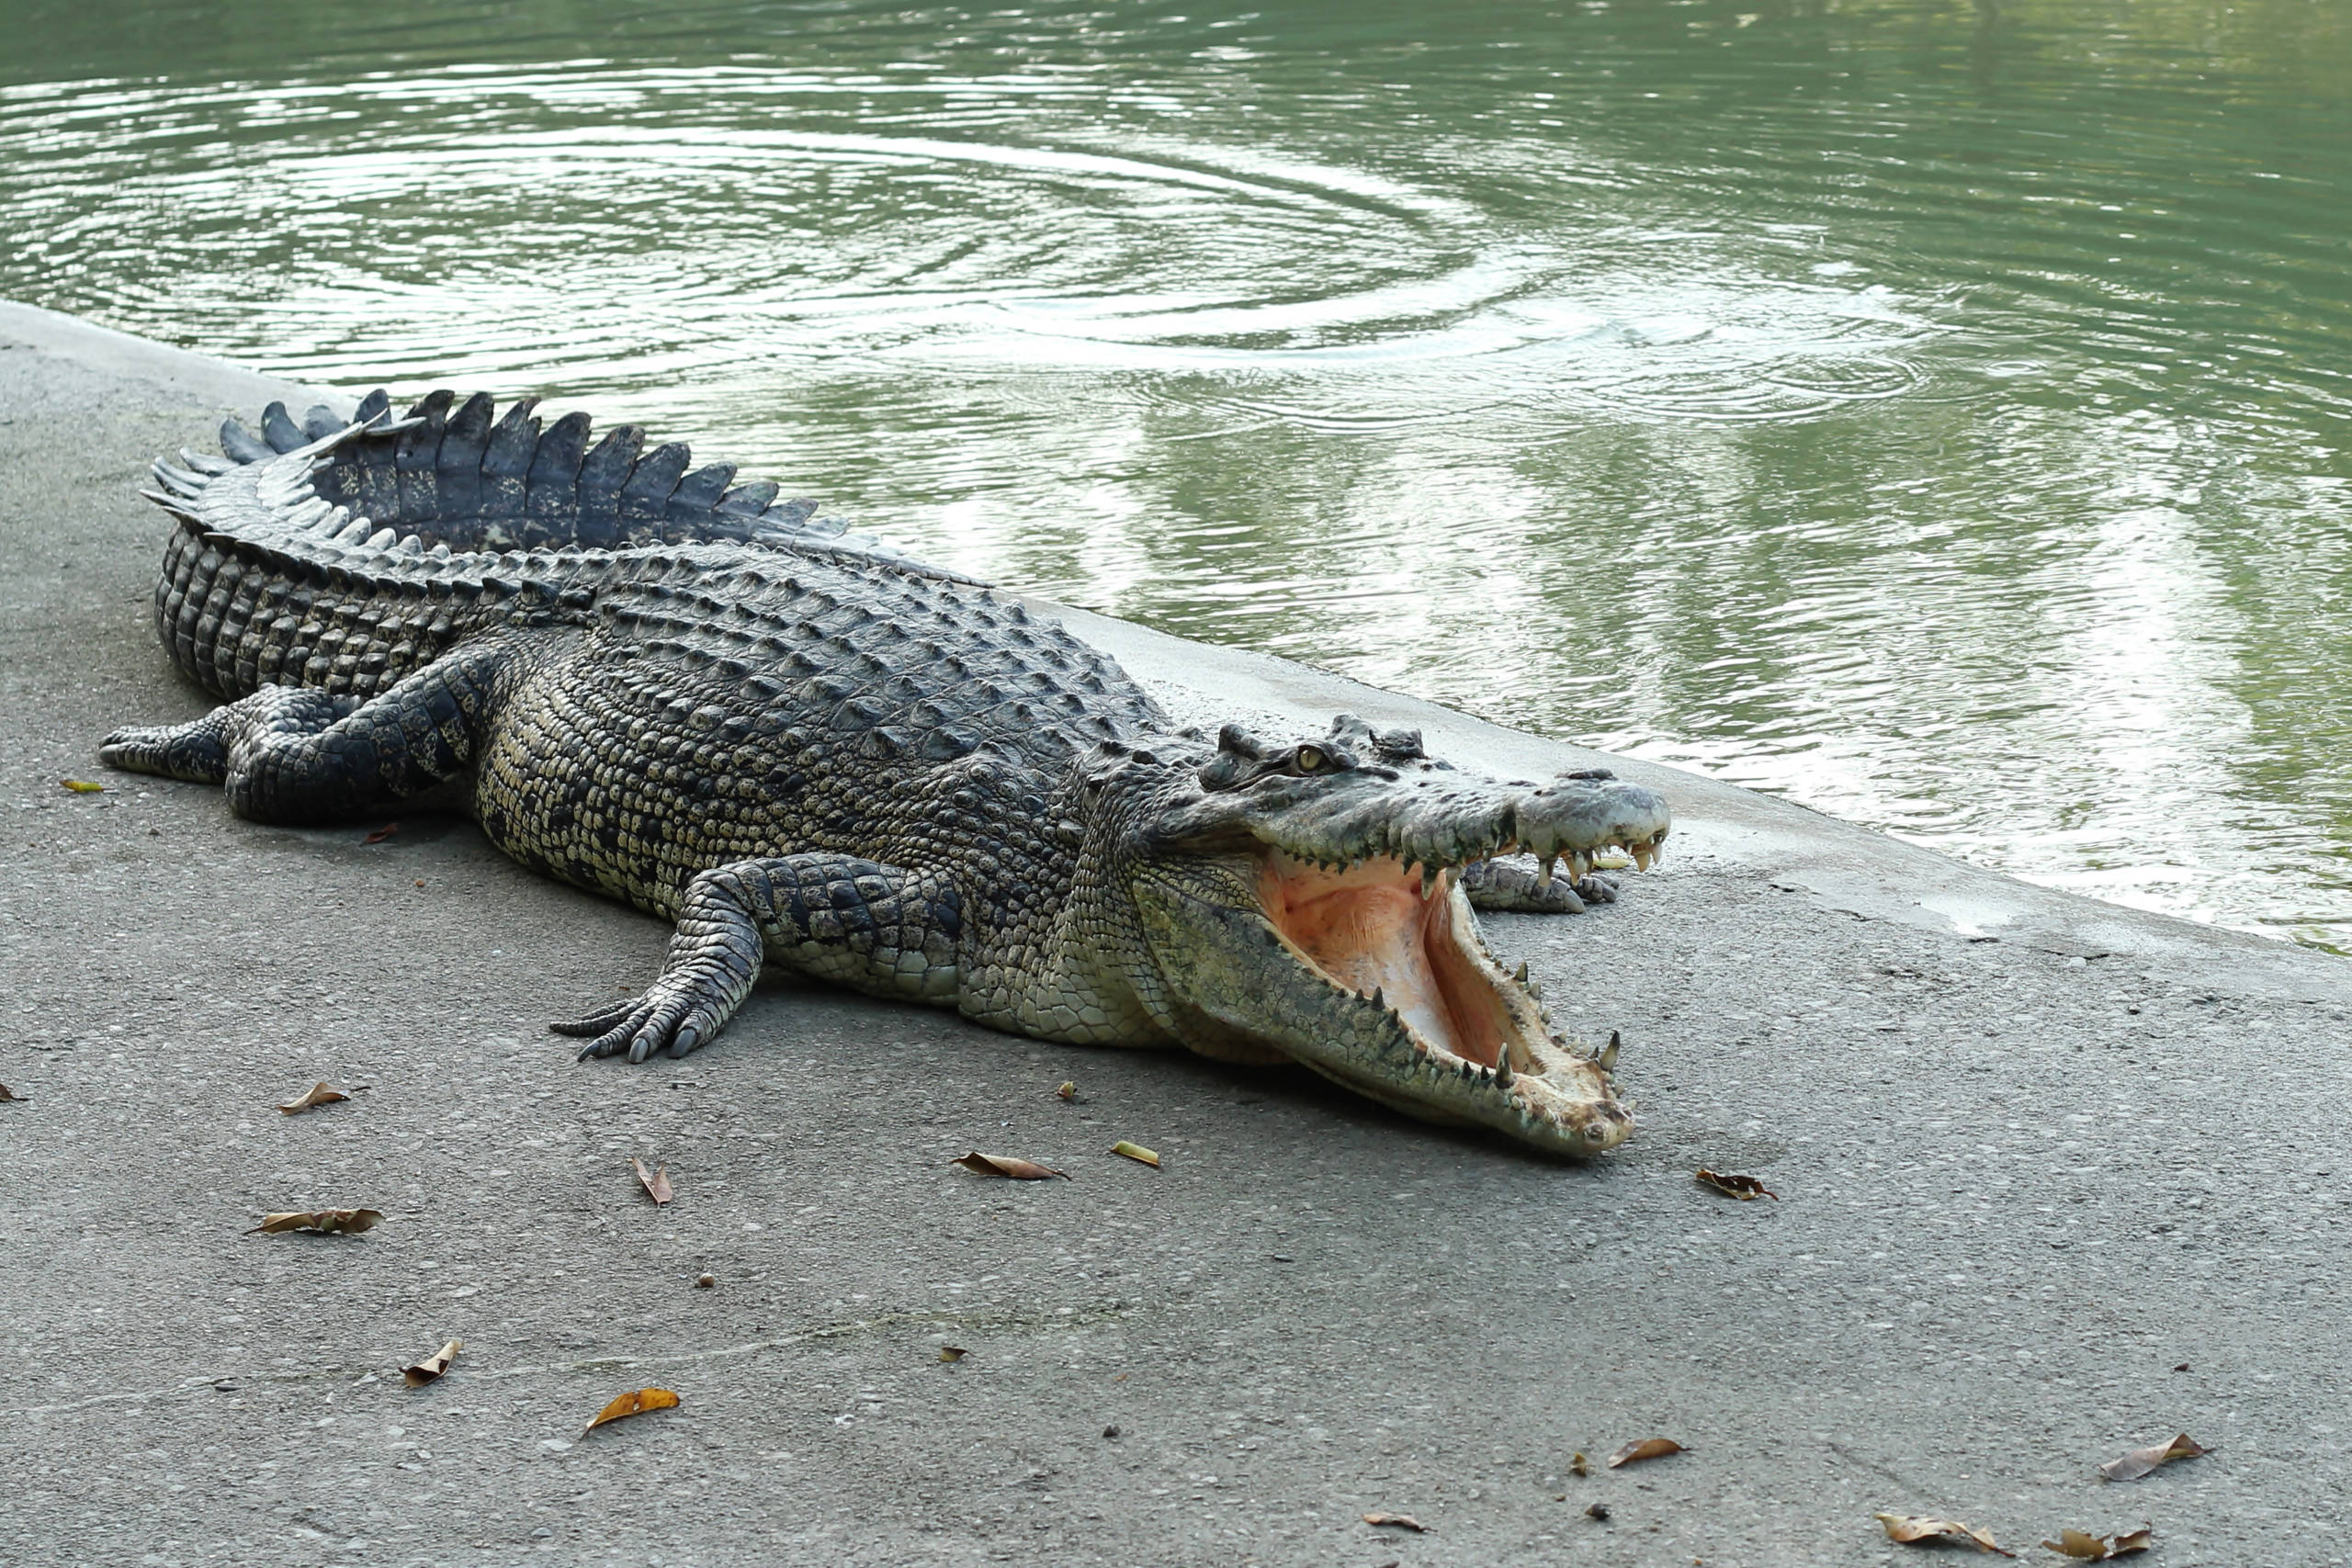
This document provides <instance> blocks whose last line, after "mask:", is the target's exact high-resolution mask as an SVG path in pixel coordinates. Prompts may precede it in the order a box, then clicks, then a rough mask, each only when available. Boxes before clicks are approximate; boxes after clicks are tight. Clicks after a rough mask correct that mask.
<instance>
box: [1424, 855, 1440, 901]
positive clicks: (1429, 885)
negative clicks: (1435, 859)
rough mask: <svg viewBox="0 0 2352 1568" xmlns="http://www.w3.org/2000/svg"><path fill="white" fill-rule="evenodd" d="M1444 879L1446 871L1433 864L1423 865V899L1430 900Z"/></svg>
mask: <svg viewBox="0 0 2352 1568" xmlns="http://www.w3.org/2000/svg"><path fill="white" fill-rule="evenodd" d="M1444 880H1445V873H1443V872H1442V871H1440V870H1439V869H1438V868H1437V867H1435V866H1433V865H1426V864H1425V865H1423V866H1422V867H1421V901H1422V902H1423V903H1427V902H1429V898H1430V894H1432V893H1435V892H1436V891H1437V885H1438V884H1439V883H1441V882H1442V881H1444Z"/></svg>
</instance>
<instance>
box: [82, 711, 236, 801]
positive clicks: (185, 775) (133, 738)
mask: <svg viewBox="0 0 2352 1568" xmlns="http://www.w3.org/2000/svg"><path fill="white" fill-rule="evenodd" d="M98 761H101V762H104V763H105V764H106V765H107V767H109V768H120V769H121V770H123V772H125V773H156V774H160V775H161V776H163V777H164V778H167V779H185V780H187V782H188V783H189V784H221V783H224V782H226V780H227V779H228V777H229V746H228V738H227V736H226V734H225V733H224V727H223V726H222V725H221V724H220V722H219V721H218V719H217V718H216V717H215V716H212V715H207V716H204V717H203V718H199V719H197V720H195V721H194V722H192V723H189V724H158V725H130V726H128V727H126V728H121V729H118V730H116V731H115V732H114V733H113V734H111V735H109V736H107V738H106V739H104V740H102V741H100V742H99V743H98Z"/></svg>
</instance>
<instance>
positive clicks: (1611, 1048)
mask: <svg viewBox="0 0 2352 1568" xmlns="http://www.w3.org/2000/svg"><path fill="white" fill-rule="evenodd" d="M1620 1043H1621V1042H1620V1041H1619V1040H1618V1038H1617V1032H1616V1031H1615V1030H1613V1029H1612V1030H1611V1031H1610V1032H1609V1044H1608V1046H1607V1048H1606V1049H1604V1050H1603V1051H1602V1052H1601V1053H1600V1055H1598V1056H1595V1057H1594V1058H1593V1059H1592V1062H1593V1066H1597V1067H1599V1068H1600V1070H1601V1071H1602V1072H1604V1073H1613V1072H1615V1071H1616V1070H1617V1047H1618V1045H1619V1044H1620Z"/></svg>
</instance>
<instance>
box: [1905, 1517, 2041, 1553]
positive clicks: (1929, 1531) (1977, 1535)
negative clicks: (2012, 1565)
mask: <svg viewBox="0 0 2352 1568" xmlns="http://www.w3.org/2000/svg"><path fill="white" fill-rule="evenodd" d="M1878 1522H1879V1523H1880V1524H1882V1525H1884V1526H1885V1527H1886V1539H1887V1540H1895V1541H1901V1542H1902V1543H1903V1544H1904V1545H1905V1546H1917V1545H1918V1544H1919V1543H1920V1542H1921V1541H1923V1540H1963V1541H1966V1542H1967V1543H1968V1544H1969V1545H1971V1546H1973V1547H1974V1548H1976V1550H1977V1551H1990V1552H1994V1553H1996V1554H1997V1555H1999V1556H2002V1557H2015V1556H2016V1555H2017V1553H2016V1552H2014V1551H2002V1550H2001V1549H2000V1548H1999V1547H1998V1546H1996V1545H1995V1544H1994V1543H1993V1538H1992V1537H1991V1536H1989V1535H1986V1534H1985V1532H1984V1531H1983V1530H1980V1529H1970V1528H1969V1527H1968V1526H1966V1525H1963V1524H1962V1523H1960V1522H1959V1521H1958V1520H1957V1519H1930V1518H1924V1517H1918V1516H1916V1515H1906V1514H1881V1515H1879V1516H1878Z"/></svg>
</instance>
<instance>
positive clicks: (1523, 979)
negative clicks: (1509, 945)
mask: <svg viewBox="0 0 2352 1568" xmlns="http://www.w3.org/2000/svg"><path fill="white" fill-rule="evenodd" d="M1511 978H1512V979H1514V980H1516V981H1518V982H1519V984H1520V987H1521V989H1525V988H1526V986H1527V963H1526V960H1524V959H1521V961H1520V965H1519V969H1518V972H1517V973H1515V974H1513V975H1512V976H1511Z"/></svg>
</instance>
